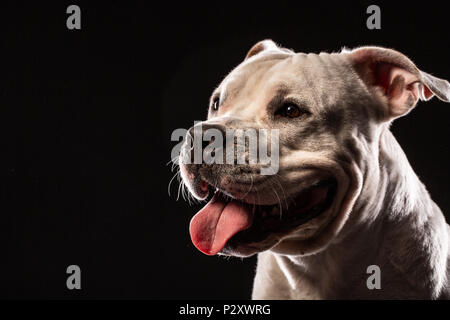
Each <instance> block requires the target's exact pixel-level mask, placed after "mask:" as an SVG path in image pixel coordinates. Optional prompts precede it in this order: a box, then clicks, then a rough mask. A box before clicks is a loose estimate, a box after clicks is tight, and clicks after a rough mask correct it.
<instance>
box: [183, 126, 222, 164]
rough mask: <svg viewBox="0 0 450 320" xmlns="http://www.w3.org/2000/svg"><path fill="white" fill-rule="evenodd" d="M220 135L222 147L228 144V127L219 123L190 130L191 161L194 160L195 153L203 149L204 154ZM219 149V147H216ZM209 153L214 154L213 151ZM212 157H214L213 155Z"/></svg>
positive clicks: (193, 127) (194, 127)
mask: <svg viewBox="0 0 450 320" xmlns="http://www.w3.org/2000/svg"><path fill="white" fill-rule="evenodd" d="M217 135H220V136H221V138H222V147H223V148H225V144H226V141H225V140H226V127H225V126H224V125H222V124H219V123H200V124H197V125H194V126H192V127H191V128H190V129H189V130H188V136H189V138H190V139H189V140H190V144H191V159H194V152H195V151H196V150H198V149H197V148H201V149H200V150H201V152H202V154H203V152H204V150H205V148H206V147H207V146H208V145H210V144H211V143H213V142H214V141H215V137H217ZM215 147H216V148H217V147H219V146H218V145H216V146H215ZM208 152H214V151H213V150H212V149H211V150H208ZM211 156H214V155H213V154H212V155H211Z"/></svg>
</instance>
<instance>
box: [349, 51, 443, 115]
mask: <svg viewBox="0 0 450 320" xmlns="http://www.w3.org/2000/svg"><path fill="white" fill-rule="evenodd" d="M346 54H349V57H350V62H351V64H352V65H353V67H354V68H355V70H356V72H357V73H358V74H359V76H360V77H361V79H362V80H363V81H364V82H365V83H366V85H367V86H368V87H369V89H374V90H375V91H377V92H378V93H377V94H381V96H382V97H383V98H384V99H386V101H387V105H388V107H389V110H388V111H389V119H393V118H397V117H400V116H403V115H405V114H407V113H408V112H409V111H410V110H411V109H412V108H413V107H414V106H415V105H416V104H417V101H418V100H419V99H422V100H429V99H431V98H432V97H433V96H437V97H438V98H439V99H441V100H443V101H445V102H450V84H449V83H448V81H446V80H443V79H439V78H436V77H434V76H432V75H430V74H428V73H425V72H423V71H420V70H419V69H418V68H417V67H416V66H415V64H414V63H413V62H412V61H411V60H410V59H408V57H406V56H405V55H404V54H402V53H400V52H398V51H395V50H392V49H385V48H380V47H361V48H358V49H355V50H353V51H350V52H346Z"/></svg>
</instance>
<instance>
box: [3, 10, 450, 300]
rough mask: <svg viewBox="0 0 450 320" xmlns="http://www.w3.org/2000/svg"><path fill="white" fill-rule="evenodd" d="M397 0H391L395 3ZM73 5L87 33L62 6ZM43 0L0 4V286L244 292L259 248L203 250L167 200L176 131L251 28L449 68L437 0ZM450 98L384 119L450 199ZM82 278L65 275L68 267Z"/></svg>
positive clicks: (21, 294)
mask: <svg viewBox="0 0 450 320" xmlns="http://www.w3.org/2000/svg"><path fill="white" fill-rule="evenodd" d="M396 3H397V2H396ZM70 4H77V5H79V6H80V7H81V24H82V29H81V30H68V29H67V28H66V19H67V17H68V15H67V14H66V8H67V6H68V5H70ZM370 4H372V3H371V2H366V1H352V2H347V1H345V2H344V1H340V2H338V3H332V2H323V1H314V2H311V1H308V2H307V1H293V2H284V1H276V2H275V1H274V2H267V3H264V2H261V1H258V2H246V1H245V2H244V1H239V2H233V1H220V2H219V1H217V2H216V1H210V2H205V3H197V2H193V1H190V2H186V3H184V4H179V3H176V2H171V1H162V2H151V1H147V2H134V3H132V2H129V1H109V2H102V3H100V2H96V3H95V4H94V3H92V1H91V2H87V1H86V2H81V1H76V2H67V1H58V2H55V3H54V4H50V3H45V2H42V1H35V2H32V3H31V2H30V3H26V2H20V1H19V2H14V4H8V3H2V4H1V5H0V27H1V29H0V35H1V52H0V58H1V62H0V66H1V68H0V79H1V86H0V163H1V166H0V297H3V298H67V299H73V298H153V299H161V298H166V299H172V298H173V299H186V298H188V299H197V298H199V299H209V298H225V299H240V298H245V299H247V298H250V293H251V285H252V277H253V273H254V266H255V258H250V259H245V260H241V259H236V258H233V259H225V258H219V257H207V256H205V255H203V254H201V253H200V252H199V251H197V250H196V249H195V248H194V246H193V245H192V243H191V241H190V238H189V233H188V224H189V220H190V218H191V217H192V215H193V214H194V213H195V212H196V211H197V210H198V209H199V208H200V206H199V205H193V206H189V205H188V204H187V203H186V202H185V201H183V200H182V199H180V200H178V201H176V195H177V188H178V185H177V183H174V184H172V187H171V193H172V196H169V195H168V191H167V189H168V183H169V180H170V178H171V177H172V175H173V173H172V172H171V170H170V166H168V165H167V163H168V162H169V160H170V151H171V148H172V147H173V146H174V145H175V142H171V141H170V134H171V132H172V131H173V130H174V129H176V128H187V127H190V126H191V125H192V124H193V122H194V120H202V119H204V118H205V117H206V110H207V105H208V99H209V94H210V93H211V92H212V90H213V89H214V87H215V86H216V85H217V84H218V83H219V82H220V81H221V79H222V78H223V77H224V76H225V75H226V74H227V73H228V72H229V71H231V70H232V69H233V67H235V66H236V65H237V64H239V63H240V62H241V61H242V59H243V57H244V56H245V54H246V53H247V51H248V49H250V47H251V46H252V45H253V44H255V43H256V42H257V41H259V40H262V39H266V38H271V39H273V40H274V41H276V42H277V43H279V44H281V45H283V46H285V47H288V48H292V49H294V50H296V51H302V52H320V51H329V52H330V51H339V50H340V49H341V47H343V46H346V47H350V48H352V47H355V46H359V45H369V44H375V45H382V46H386V47H392V48H395V49H397V50H399V51H401V52H403V53H405V54H407V55H408V56H409V57H411V58H412V60H413V61H415V62H416V64H417V65H418V66H419V68H421V69H422V70H424V71H427V72H429V73H431V74H434V75H437V76H439V77H442V78H446V79H450V61H449V56H450V47H449V42H448V27H447V25H448V16H449V14H450V12H449V11H447V10H445V7H444V6H443V4H440V3H439V2H435V3H433V2H430V1H426V2H422V4H421V5H420V6H416V5H412V4H411V3H410V2H409V3H407V2H405V3H398V6H394V5H392V3H391V4H388V3H380V2H377V4H378V5H380V7H381V14H382V29H381V30H368V29H367V28H366V19H367V17H368V14H366V8H367V6H368V5H370ZM449 116H450V109H449V106H448V105H445V104H444V103H443V102H440V101H438V100H437V99H433V100H432V101H430V102H427V103H424V102H422V103H419V106H418V107H417V108H416V109H415V110H414V111H413V112H412V113H411V114H410V115H408V116H407V117H405V118H402V119H399V120H398V121H396V122H395V124H394V125H393V127H392V130H393V131H394V134H395V135H396V137H397V138H398V140H399V142H400V144H401V145H402V146H403V148H404V150H405V152H406V154H407V155H408V158H409V160H410V162H411V163H412V165H413V167H414V169H415V170H416V172H417V174H418V175H419V177H420V178H421V179H422V181H423V182H424V183H425V184H426V185H427V187H428V189H429V191H430V193H431V195H432V197H433V199H434V200H435V201H436V202H437V203H438V205H439V206H440V207H441V209H442V210H443V211H444V212H449V209H450V199H448V191H449V186H450V184H449V176H450V170H449V169H448V163H449V160H450V153H449V147H450V143H449V141H448V135H449V133H450V131H449ZM71 264H76V265H79V266H80V267H81V270H82V290H79V291H77V290H73V291H70V290H68V289H67V288H66V278H67V276H68V275H67V274H66V268H67V266H69V265H71Z"/></svg>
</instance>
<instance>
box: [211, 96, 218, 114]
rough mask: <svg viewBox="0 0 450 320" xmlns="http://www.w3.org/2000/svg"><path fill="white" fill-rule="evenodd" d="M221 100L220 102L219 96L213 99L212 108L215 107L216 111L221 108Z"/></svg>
mask: <svg viewBox="0 0 450 320" xmlns="http://www.w3.org/2000/svg"><path fill="white" fill-rule="evenodd" d="M219 102H220V100H219V98H215V99H214V100H213V104H212V109H213V110H214V111H217V110H219Z"/></svg>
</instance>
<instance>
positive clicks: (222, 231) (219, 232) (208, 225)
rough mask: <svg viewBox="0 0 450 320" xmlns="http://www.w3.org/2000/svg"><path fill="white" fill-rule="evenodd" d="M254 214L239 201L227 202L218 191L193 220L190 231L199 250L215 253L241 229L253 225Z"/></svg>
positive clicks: (208, 253) (210, 253) (209, 253)
mask: <svg viewBox="0 0 450 320" xmlns="http://www.w3.org/2000/svg"><path fill="white" fill-rule="evenodd" d="M252 221H253V215H252V212H251V211H250V210H249V208H247V207H246V206H244V205H242V204H241V203H239V202H237V201H234V200H232V201H230V202H227V201H225V200H224V199H222V197H220V196H218V195H217V193H216V194H215V195H214V197H213V198H212V199H211V201H210V202H209V203H208V204H207V205H206V206H205V207H204V208H203V209H201V210H200V211H199V212H198V213H197V214H196V215H195V216H194V217H193V218H192V220H191V224H190V227H189V232H190V234H191V239H192V242H193V243H194V245H195V246H196V247H197V249H198V250H200V251H201V252H203V253H205V254H207V255H215V254H217V253H218V252H219V251H220V250H222V249H223V247H225V244H226V243H227V241H228V240H229V239H230V238H231V237H232V236H234V235H235V234H236V233H238V232H239V231H242V230H245V229H247V228H249V227H250V226H251V225H252Z"/></svg>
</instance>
